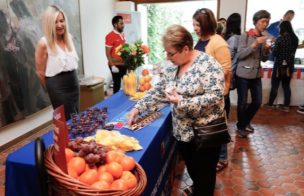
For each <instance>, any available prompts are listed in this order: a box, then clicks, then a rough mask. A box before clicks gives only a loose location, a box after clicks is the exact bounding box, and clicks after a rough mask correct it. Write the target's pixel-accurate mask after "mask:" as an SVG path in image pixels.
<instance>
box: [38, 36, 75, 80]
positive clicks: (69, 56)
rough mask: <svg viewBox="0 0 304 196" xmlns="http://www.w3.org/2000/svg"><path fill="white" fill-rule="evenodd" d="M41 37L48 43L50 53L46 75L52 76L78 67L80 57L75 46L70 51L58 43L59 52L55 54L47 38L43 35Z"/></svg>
mask: <svg viewBox="0 0 304 196" xmlns="http://www.w3.org/2000/svg"><path fill="white" fill-rule="evenodd" d="M70 38H71V36H70ZM41 39H42V40H43V41H44V42H45V43H46V46H47V53H48V59H47V63H46V71H45V76H46V77H52V76H55V75H57V74H59V73H61V72H66V71H73V70H75V69H77V68H78V60H79V58H78V55H77V53H76V51H75V47H74V46H73V50H72V51H68V50H63V49H62V48H61V47H59V46H58V45H57V44H56V49H57V54H53V53H52V52H51V48H50V47H49V45H48V44H47V40H46V38H45V37H42V38H41Z"/></svg>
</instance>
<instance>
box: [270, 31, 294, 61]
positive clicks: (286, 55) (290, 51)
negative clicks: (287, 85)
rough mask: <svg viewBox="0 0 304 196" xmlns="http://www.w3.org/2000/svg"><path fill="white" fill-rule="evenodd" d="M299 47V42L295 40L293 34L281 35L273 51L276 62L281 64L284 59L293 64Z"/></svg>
mask: <svg viewBox="0 0 304 196" xmlns="http://www.w3.org/2000/svg"><path fill="white" fill-rule="evenodd" d="M297 47H298V43H297V42H295V41H294V40H293V37H292V36H291V35H289V34H286V35H283V36H279V37H278V38H277V40H276V42H275V44H274V48H273V51H272V52H273V55H274V57H275V64H276V65H280V64H282V63H283V60H286V62H287V64H288V65H293V64H294V57H295V53H296V50H297Z"/></svg>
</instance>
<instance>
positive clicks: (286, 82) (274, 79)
mask: <svg viewBox="0 0 304 196" xmlns="http://www.w3.org/2000/svg"><path fill="white" fill-rule="evenodd" d="M277 69H278V68H277V67H274V69H273V71H272V76H271V90H270V95H269V101H268V105H273V102H274V100H275V99H276V97H277V95H278V89H279V86H280V83H281V82H282V87H283V91H284V106H289V105H290V97H291V89H290V80H291V76H292V75H291V74H290V76H287V75H284V76H281V75H280V74H278V75H277V74H276V73H277ZM293 70H294V68H293V67H290V73H293Z"/></svg>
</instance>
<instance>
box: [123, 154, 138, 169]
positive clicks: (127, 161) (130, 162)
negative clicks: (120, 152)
mask: <svg viewBox="0 0 304 196" xmlns="http://www.w3.org/2000/svg"><path fill="white" fill-rule="evenodd" d="M120 165H121V166H122V168H123V170H124V171H130V170H132V169H134V167H135V161H134V159H133V158H132V157H129V156H125V157H123V158H122V159H121V160H120Z"/></svg>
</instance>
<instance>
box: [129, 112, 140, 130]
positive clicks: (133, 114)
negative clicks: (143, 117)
mask: <svg viewBox="0 0 304 196" xmlns="http://www.w3.org/2000/svg"><path fill="white" fill-rule="evenodd" d="M137 119H138V109H136V108H133V109H132V110H131V111H130V113H129V114H128V125H129V126H131V125H132V124H133V123H134V122H136V121H137Z"/></svg>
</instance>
